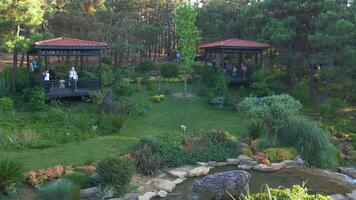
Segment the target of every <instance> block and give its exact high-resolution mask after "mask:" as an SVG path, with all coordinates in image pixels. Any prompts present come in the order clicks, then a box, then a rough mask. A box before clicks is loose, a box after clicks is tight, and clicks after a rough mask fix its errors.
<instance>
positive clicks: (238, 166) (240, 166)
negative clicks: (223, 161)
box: [237, 164, 252, 170]
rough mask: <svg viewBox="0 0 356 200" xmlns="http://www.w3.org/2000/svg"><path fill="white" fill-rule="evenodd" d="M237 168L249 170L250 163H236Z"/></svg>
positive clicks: (250, 167)
mask: <svg viewBox="0 0 356 200" xmlns="http://www.w3.org/2000/svg"><path fill="white" fill-rule="evenodd" d="M237 168H238V169H243V170H249V169H252V165H247V164H242V165H237Z"/></svg>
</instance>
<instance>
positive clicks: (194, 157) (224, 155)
mask: <svg viewBox="0 0 356 200" xmlns="http://www.w3.org/2000/svg"><path fill="white" fill-rule="evenodd" d="M237 154H238V153H237V145H235V144H233V143H230V142H225V143H220V144H209V143H208V144H200V145H196V146H194V147H193V148H192V149H190V150H189V151H188V152H187V158H186V159H187V162H188V163H191V164H193V163H194V164H195V163H196V162H207V161H212V160H213V161H225V160H226V159H228V158H232V157H235V156H237Z"/></svg>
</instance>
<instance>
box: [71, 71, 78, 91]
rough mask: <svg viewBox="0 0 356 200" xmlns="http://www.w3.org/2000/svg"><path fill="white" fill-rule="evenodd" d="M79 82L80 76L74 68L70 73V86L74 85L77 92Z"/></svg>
mask: <svg viewBox="0 0 356 200" xmlns="http://www.w3.org/2000/svg"><path fill="white" fill-rule="evenodd" d="M77 81H78V74H77V72H76V71H75V68H74V67H72V68H71V70H70V71H69V84H71V83H73V87H74V90H77Z"/></svg>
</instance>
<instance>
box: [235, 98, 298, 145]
mask: <svg viewBox="0 0 356 200" xmlns="http://www.w3.org/2000/svg"><path fill="white" fill-rule="evenodd" d="M236 108H237V110H238V111H242V112H246V113H247V115H248V116H250V117H252V118H255V119H260V120H261V121H262V122H263V123H264V124H265V125H266V127H267V128H268V129H269V134H268V136H269V140H270V143H273V141H274V139H275V138H274V137H275V136H276V134H277V130H278V128H279V127H280V126H282V125H283V124H284V123H285V122H288V121H289V120H290V118H292V117H294V116H296V115H298V114H299V110H300V109H301V108H302V104H301V103H300V102H299V101H297V100H295V99H294V98H293V97H291V96H289V95H285V94H283V95H273V96H268V97H247V98H245V99H244V100H243V101H242V102H241V103H239V104H238V105H237V107H236Z"/></svg>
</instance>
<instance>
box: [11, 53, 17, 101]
mask: <svg viewBox="0 0 356 200" xmlns="http://www.w3.org/2000/svg"><path fill="white" fill-rule="evenodd" d="M17 54H18V52H17V50H16V49H14V53H13V61H12V62H13V63H12V79H11V92H12V93H13V94H16V77H17Z"/></svg>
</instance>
